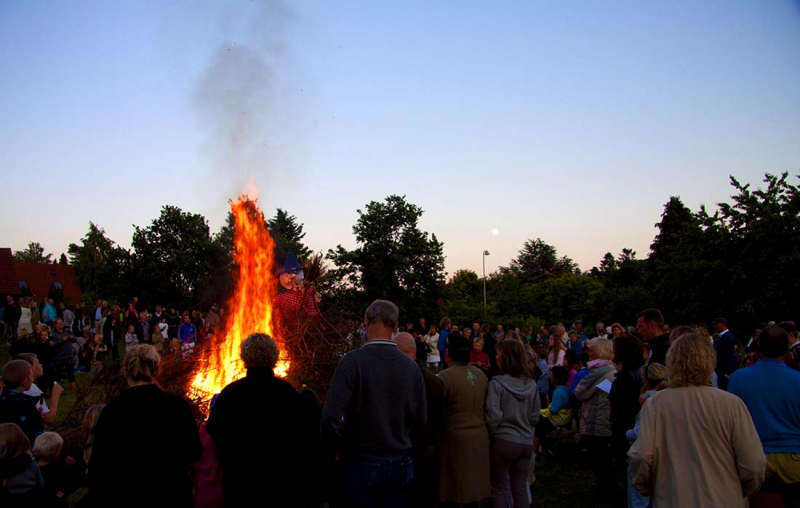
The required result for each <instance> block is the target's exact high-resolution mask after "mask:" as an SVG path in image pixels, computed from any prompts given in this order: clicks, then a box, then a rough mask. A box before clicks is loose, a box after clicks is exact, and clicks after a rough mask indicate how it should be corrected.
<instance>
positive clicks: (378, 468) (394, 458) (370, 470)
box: [342, 453, 414, 508]
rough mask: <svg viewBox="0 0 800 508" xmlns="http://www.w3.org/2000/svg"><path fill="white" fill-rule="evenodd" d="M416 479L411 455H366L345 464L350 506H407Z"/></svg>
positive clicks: (343, 464)
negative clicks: (409, 493)
mask: <svg viewBox="0 0 800 508" xmlns="http://www.w3.org/2000/svg"><path fill="white" fill-rule="evenodd" d="M413 478H414V463H413V461H412V460H411V456H410V455H409V454H408V453H396V454H387V455H370V454H366V453H364V454H357V455H350V456H348V457H346V458H344V459H343V461H342V482H343V484H344V490H345V492H346V493H347V496H348V497H349V501H350V502H349V506H354V507H372V506H385V507H387V508H389V507H391V508H401V507H405V506H407V505H408V490H409V487H410V486H411V480H412V479H413Z"/></svg>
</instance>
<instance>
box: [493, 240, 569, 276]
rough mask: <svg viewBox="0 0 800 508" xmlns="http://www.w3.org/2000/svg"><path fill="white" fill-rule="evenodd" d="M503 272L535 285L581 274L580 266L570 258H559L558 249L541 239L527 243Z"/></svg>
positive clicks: (502, 269)
mask: <svg viewBox="0 0 800 508" xmlns="http://www.w3.org/2000/svg"><path fill="white" fill-rule="evenodd" d="M501 271H504V272H508V273H510V274H511V275H514V276H515V277H517V278H519V279H520V281H521V282H522V283H524V284H531V283H533V284H535V283H537V282H542V281H543V280H545V279H547V278H549V277H558V276H559V275H564V274H567V273H580V270H578V266H577V265H576V264H575V263H574V262H573V261H572V260H571V259H570V258H568V257H567V256H562V257H560V258H559V257H558V254H557V253H556V248H555V247H553V246H552V245H549V244H547V243H545V242H544V241H543V240H542V239H541V238H537V239H536V240H528V241H526V242H525V245H524V246H523V247H522V250H521V251H519V255H518V256H517V258H516V259H513V260H512V261H511V264H510V265H509V266H508V267H507V268H505V267H503V268H501Z"/></svg>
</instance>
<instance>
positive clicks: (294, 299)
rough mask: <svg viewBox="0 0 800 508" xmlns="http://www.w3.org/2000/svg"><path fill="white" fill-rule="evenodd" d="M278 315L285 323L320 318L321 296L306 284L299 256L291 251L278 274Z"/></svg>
mask: <svg viewBox="0 0 800 508" xmlns="http://www.w3.org/2000/svg"><path fill="white" fill-rule="evenodd" d="M278 282H279V285H278V296H277V298H276V301H277V304H278V313H279V315H280V317H281V320H282V321H283V322H284V323H289V322H292V321H297V320H299V319H302V318H305V317H311V318H315V319H317V320H318V319H319V318H320V316H321V315H320V311H319V300H320V297H319V294H317V289H316V288H315V287H314V286H311V285H307V284H305V273H304V271H303V267H302V266H300V262H299V261H298V260H297V256H295V255H294V252H292V251H291V250H289V252H288V253H287V254H286V261H285V262H284V263H283V268H281V269H280V271H279V272H278Z"/></svg>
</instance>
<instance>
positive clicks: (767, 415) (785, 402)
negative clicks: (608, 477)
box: [728, 325, 800, 507]
mask: <svg viewBox="0 0 800 508" xmlns="http://www.w3.org/2000/svg"><path fill="white" fill-rule="evenodd" d="M758 350H759V352H760V353H761V358H760V359H759V360H758V362H757V363H756V364H755V365H754V366H753V367H750V368H748V369H741V370H738V371H736V372H734V373H733V374H732V375H731V378H730V384H729V385H728V392H730V393H732V394H733V395H736V396H737V397H739V398H741V399H742V400H743V401H744V404H745V406H747V409H748V410H749V411H750V416H751V417H752V418H753V423H754V424H755V427H756V431H757V432H758V437H759V439H760V440H761V446H762V447H763V448H764V453H765V454H766V456H767V475H766V477H767V479H766V483H765V484H764V485H763V486H762V488H761V492H759V493H758V494H756V495H754V496H753V497H752V498H751V500H750V501H751V503H750V506H753V507H761V506H776V505H778V504H780V501H778V500H776V501H777V502H776V503H774V504H770V499H769V497H770V495H772V496H778V495H782V496H783V499H784V505H785V506H793V505H796V504H797V503H798V502H800V398H798V397H797V387H798V386H800V372H797V371H795V370H792V369H790V368H789V367H788V366H787V365H786V363H785V362H784V358H785V356H786V353H787V351H788V350H789V335H788V334H787V333H786V331H785V330H783V329H782V328H781V327H778V326H775V325H772V326H768V327H766V328H764V329H763V330H762V331H761V334H760V335H759V337H758ZM764 387H769V388H768V389H765V388H764ZM773 493H774V494H773ZM793 503H794V504H793Z"/></svg>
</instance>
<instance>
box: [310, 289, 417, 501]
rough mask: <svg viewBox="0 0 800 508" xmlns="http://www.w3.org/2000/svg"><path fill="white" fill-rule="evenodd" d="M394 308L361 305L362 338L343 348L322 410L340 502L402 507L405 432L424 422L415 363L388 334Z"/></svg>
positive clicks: (407, 464)
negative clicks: (343, 495) (341, 493)
mask: <svg viewBox="0 0 800 508" xmlns="http://www.w3.org/2000/svg"><path fill="white" fill-rule="evenodd" d="M398 314H399V311H398V309H397V306H396V305H395V304H393V303H392V302H389V301H387V300H375V301H374V302H372V304H371V305H370V306H369V307H368V308H367V311H366V314H365V316H364V323H365V324H366V326H367V343H366V344H364V345H363V346H362V347H361V348H360V349H358V350H356V351H351V352H350V353H348V354H346V355H345V356H344V358H342V361H341V362H339V365H338V366H337V367H336V372H335V373H334V375H333V381H332V382H331V387H330V390H329V392H328V400H327V402H326V403H325V407H324V409H323V412H322V434H323V439H324V440H325V442H326V444H328V446H329V451H330V452H331V453H334V454H337V455H338V456H339V459H340V460H339V462H340V469H341V473H342V477H343V483H344V485H343V486H344V489H345V490H346V495H347V496H348V497H349V499H348V500H347V501H346V502H345V505H347V506H365V507H366V506H406V504H407V497H408V488H409V487H410V484H411V480H412V478H413V476H414V466H413V463H412V459H411V455H410V452H411V448H412V443H411V434H412V431H414V432H416V431H418V430H419V429H422V427H423V426H424V425H425V422H426V419H427V408H426V398H425V385H424V382H423V379H422V372H420V369H419V367H418V366H417V364H416V363H415V362H414V360H412V359H411V358H409V357H408V356H406V355H404V354H403V353H402V352H401V351H400V350H399V349H398V348H397V344H396V343H395V342H393V341H392V332H393V330H395V329H396V328H397V322H398Z"/></svg>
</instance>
